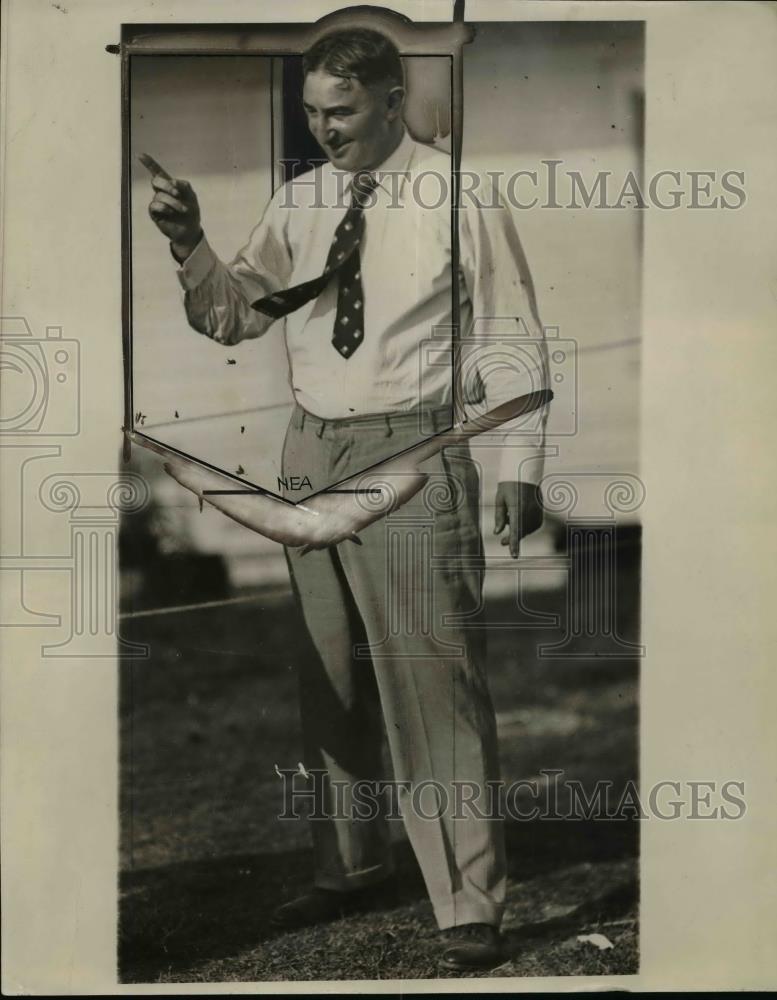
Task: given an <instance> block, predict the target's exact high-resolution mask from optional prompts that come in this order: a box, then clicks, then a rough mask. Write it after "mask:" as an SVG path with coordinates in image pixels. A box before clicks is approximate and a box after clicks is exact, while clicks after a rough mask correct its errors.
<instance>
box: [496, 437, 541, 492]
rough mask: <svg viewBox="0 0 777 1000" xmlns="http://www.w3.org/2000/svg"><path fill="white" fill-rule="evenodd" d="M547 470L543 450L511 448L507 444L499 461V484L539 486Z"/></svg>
mask: <svg viewBox="0 0 777 1000" xmlns="http://www.w3.org/2000/svg"><path fill="white" fill-rule="evenodd" d="M544 470H545V455H544V453H543V451H542V450H541V449H535V448H520V447H515V446H513V447H511V446H510V445H509V444H507V443H505V445H504V447H503V449H502V455H501V458H500V461H499V473H498V479H497V482H500V483H533V484H534V485H535V486H539V484H540V482H541V481H542V476H543V472H544Z"/></svg>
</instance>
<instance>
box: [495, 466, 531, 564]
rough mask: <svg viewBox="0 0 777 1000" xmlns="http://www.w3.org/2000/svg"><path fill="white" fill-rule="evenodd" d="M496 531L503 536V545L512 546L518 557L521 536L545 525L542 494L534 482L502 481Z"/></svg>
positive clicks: (512, 552) (496, 505)
mask: <svg viewBox="0 0 777 1000" xmlns="http://www.w3.org/2000/svg"><path fill="white" fill-rule="evenodd" d="M494 507H495V511H494V534H495V535H499V534H501V532H503V531H504V529H505V528H507V529H508V532H507V534H505V535H502V545H509V546H510V555H511V556H512V557H513V559H517V558H518V553H519V552H520V548H521V539H522V538H524V537H525V536H526V535H530V534H531V533H532V531H536V530H537V528H539V527H540V525H541V524H542V494H541V493H540V488H539V486H535V484H534V483H500V484H499V485H498V486H497V488H496V501H495V504H494Z"/></svg>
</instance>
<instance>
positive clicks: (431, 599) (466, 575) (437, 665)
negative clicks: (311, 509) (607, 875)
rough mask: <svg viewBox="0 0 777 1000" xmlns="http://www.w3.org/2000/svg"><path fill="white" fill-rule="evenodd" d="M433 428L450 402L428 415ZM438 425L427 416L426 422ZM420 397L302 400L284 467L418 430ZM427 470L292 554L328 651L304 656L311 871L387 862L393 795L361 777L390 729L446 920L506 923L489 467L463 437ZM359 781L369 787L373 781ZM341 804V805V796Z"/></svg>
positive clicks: (347, 457) (411, 817) (397, 768)
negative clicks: (358, 413)
mask: <svg viewBox="0 0 777 1000" xmlns="http://www.w3.org/2000/svg"><path fill="white" fill-rule="evenodd" d="M427 418H428V419H431V420H432V421H433V424H434V427H435V429H436V430H442V429H444V428H445V427H446V426H448V416H447V414H445V415H443V414H442V413H441V412H440V411H437V412H435V413H432V414H428V415H427ZM427 433H428V431H427ZM419 436H420V435H419V416H418V414H417V413H411V414H400V415H380V416H374V417H365V418H354V419H348V420H334V421H332V420H326V421H325V420H321V419H320V418H318V417H315V416H312V415H311V414H308V413H306V412H305V411H304V410H302V409H301V408H299V407H297V408H296V409H295V411H294V413H293V415H292V418H291V422H290V424H289V428H288V431H287V434H286V440H285V443H284V451H283V474H284V477H289V476H298V477H304V476H308V478H309V479H310V480H311V483H312V484H313V487H314V489H320V488H322V487H323V486H326V485H331V484H332V483H334V482H339V481H342V480H343V479H345V478H347V477H348V476H350V475H352V474H354V473H356V472H359V471H363V470H366V469H367V468H369V467H370V466H373V465H375V464H376V463H378V462H380V461H383V460H384V459H386V458H388V457H390V456H392V455H394V454H397V453H398V452H400V451H403V450H405V449H407V448H409V447H411V446H412V445H413V444H416V443H417V442H418V440H419ZM424 471H425V472H427V473H429V480H428V483H427V485H426V486H425V487H424V488H423V489H422V490H421V491H420V492H419V493H418V494H417V495H416V496H415V497H414V498H413V499H412V500H410V501H409V502H408V503H407V504H405V505H404V506H403V507H401V508H400V509H399V510H397V511H395V512H394V513H392V514H390V515H389V516H388V517H386V518H383V519H381V520H379V521H377V522H375V523H374V524H372V525H370V526H369V527H368V528H366V529H364V530H363V531H362V532H361V533H360V535H359V538H360V540H361V542H362V544H361V545H356V544H354V543H353V542H350V541H344V542H341V543H340V544H339V545H337V546H332V547H331V548H329V549H323V550H316V551H312V552H309V553H308V554H306V555H302V556H301V555H300V551H299V549H287V550H286V556H287V560H288V564H289V570H290V573H291V578H292V585H293V587H294V590H295V593H296V595H297V598H298V600H299V602H300V605H301V608H302V612H303V615H304V619H305V623H306V625H307V628H308V630H309V632H310V635H311V637H312V640H313V643H314V645H315V647H316V650H317V652H318V657H317V658H315V659H314V660H311V662H305V663H302V664H301V665H300V671H299V680H300V699H301V720H302V731H303V742H304V764H305V767H306V768H308V769H320V770H324V771H326V772H327V774H328V779H327V783H326V786H325V790H324V795H325V797H326V799H327V802H326V804H325V809H324V812H325V813H326V816H327V818H319V819H311V820H310V825H311V830H312V837H313V845H314V854H315V868H316V875H315V883H316V885H318V886H321V887H323V888H330V889H339V890H346V889H349V888H360V887H363V886H368V885H370V884H372V883H377V882H379V881H382V880H383V879H384V878H385V877H386V876H387V875H389V874H390V873H391V871H392V861H391V851H390V841H389V832H388V822H387V820H386V818H385V815H384V814H383V812H382V811H378V812H377V815H373V816H368V818H359V816H358V815H356V813H355V812H354V810H353V809H351V808H350V806H352V805H353V804H354V803H353V801H352V799H351V797H350V794H349V793H350V792H351V791H353V790H354V789H355V788H356V787H358V786H359V783H365V782H366V783H370V782H375V781H379V780H380V779H381V778H383V777H384V775H383V772H382V748H383V739H384V733H385V737H386V738H387V741H388V747H389V750H390V755H391V762H392V766H393V771H394V774H393V779H394V782H395V783H396V784H395V786H394V787H395V788H397V789H398V795H399V804H400V809H401V813H402V818H403V820H404V824H405V828H406V831H407V834H408V837H409V840H410V843H411V845H412V847H413V850H414V852H415V855H416V858H417V859H418V863H419V866H420V868H421V872H422V874H423V878H424V881H425V884H426V887H427V890H428V893H429V897H430V899H431V902H432V906H433V908H434V913H435V917H436V919H437V922H438V924H439V926H440V927H441V928H445V927H452V926H458V925H461V924H466V923H476V922H477V923H481V922H482V923H489V924H493V925H498V924H499V923H500V920H501V917H502V910H503V906H504V895H505V883H506V877H505V852H504V831H503V826H502V820H501V819H500V818H499V816H498V812H497V813H495V812H494V810H493V808H492V806H493V803H494V801H496V800H495V799H494V792H495V788H496V786H497V784H498V781H499V763H498V755H497V740H496V724H495V719H494V710H493V706H492V703H491V698H490V695H489V691H488V685H487V682H486V676H485V656H484V650H485V634H484V632H483V630H482V628H477V627H473V626H476V625H477V624H478V614H479V611H480V609H481V605H482V574H483V557H482V552H483V547H482V538H481V534H480V521H479V490H480V487H479V477H478V473H477V469H476V467H475V465H474V463H473V462H472V459H471V457H470V454H469V449H468V447H467V446H461V447H459V446H457V447H455V448H453V447H448V448H446V449H445V450H444V451H443V452H441V453H439V454H438V455H437V456H435V457H434V458H433V459H431V460H430V461H429V462H428V464H426V465H425V466H424ZM361 787H366V786H365V785H364V784H362V786H361ZM344 804H345V807H346V808H345V809H344V808H343V805H344Z"/></svg>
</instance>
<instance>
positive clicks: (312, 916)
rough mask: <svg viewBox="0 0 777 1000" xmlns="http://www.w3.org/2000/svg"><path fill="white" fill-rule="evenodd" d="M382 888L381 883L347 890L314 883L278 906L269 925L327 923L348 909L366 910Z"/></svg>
mask: <svg viewBox="0 0 777 1000" xmlns="http://www.w3.org/2000/svg"><path fill="white" fill-rule="evenodd" d="M382 889H383V886H382V885H375V886H366V887H365V888H363V889H353V890H351V891H350V892H336V891H334V890H333V889H319V888H318V886H314V887H313V888H312V889H311V890H310V892H306V893H305V894H304V895H303V896H298V897H297V898H296V899H292V900H289V902H288V903H284V904H283V905H282V906H279V907H278V909H277V910H276V911H275V912H274V913H273V915H272V917H271V919H270V923H271V924H272V926H273V927H277V928H279V929H283V930H296V929H297V928H298V927H310V926H312V925H313V924H325V923H331V921H333V920H340V919H341V918H342V917H347V916H349V915H350V914H351V913H360V912H364V911H366V910H369V909H370V905H371V904H374V902H375V900H376V897H378V896H379V895H380V894H381V891H382Z"/></svg>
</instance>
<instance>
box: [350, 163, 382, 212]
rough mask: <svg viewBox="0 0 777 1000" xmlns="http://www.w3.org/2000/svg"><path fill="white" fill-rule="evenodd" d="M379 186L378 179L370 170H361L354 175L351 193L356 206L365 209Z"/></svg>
mask: <svg viewBox="0 0 777 1000" xmlns="http://www.w3.org/2000/svg"><path fill="white" fill-rule="evenodd" d="M377 185H378V181H377V179H376V178H375V177H374V176H373V174H371V173H370V172H369V171H368V170H360V171H359V172H358V173H356V174H354V175H353V180H352V181H351V193H352V197H353V203H354V205H358V206H359V208H364V207H365V205H366V203H367V200H368V199H369V197H370V195H371V194H372V192H373V191H374V190H375V188H376V187H377Z"/></svg>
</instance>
